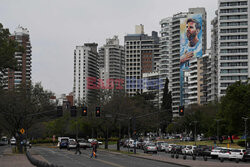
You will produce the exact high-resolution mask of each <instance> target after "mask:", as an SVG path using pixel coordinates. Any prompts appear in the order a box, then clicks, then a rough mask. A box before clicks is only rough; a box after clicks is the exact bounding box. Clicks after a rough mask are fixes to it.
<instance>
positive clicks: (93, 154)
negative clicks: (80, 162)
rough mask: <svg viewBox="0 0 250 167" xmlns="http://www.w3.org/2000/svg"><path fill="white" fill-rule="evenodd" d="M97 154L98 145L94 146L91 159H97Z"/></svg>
mask: <svg viewBox="0 0 250 167" xmlns="http://www.w3.org/2000/svg"><path fill="white" fill-rule="evenodd" d="M96 152H97V145H96V144H93V148H92V153H91V158H93V156H94V157H95V158H96V157H97V155H96Z"/></svg>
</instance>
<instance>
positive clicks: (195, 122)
mask: <svg viewBox="0 0 250 167" xmlns="http://www.w3.org/2000/svg"><path fill="white" fill-rule="evenodd" d="M193 122H194V134H195V136H194V143H195V145H196V136H197V135H196V124H197V122H198V121H193Z"/></svg>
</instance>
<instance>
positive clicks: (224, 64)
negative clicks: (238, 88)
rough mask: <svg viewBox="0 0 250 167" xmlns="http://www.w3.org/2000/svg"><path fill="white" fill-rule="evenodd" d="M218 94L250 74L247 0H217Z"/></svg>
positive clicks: (249, 13) (221, 93) (249, 34)
mask: <svg viewBox="0 0 250 167" xmlns="http://www.w3.org/2000/svg"><path fill="white" fill-rule="evenodd" d="M218 4H219V7H218V95H219V98H220V97H221V96H223V95H225V93H226V89H227V87H228V86H230V85H231V84H233V83H234V82H236V81H239V80H241V81H246V80H247V79H248V78H249V77H250V65H249V63H250V57H249V48H250V42H249V36H250V33H249V21H250V20H249V15H250V11H249V5H250V4H249V0H219V3H218Z"/></svg>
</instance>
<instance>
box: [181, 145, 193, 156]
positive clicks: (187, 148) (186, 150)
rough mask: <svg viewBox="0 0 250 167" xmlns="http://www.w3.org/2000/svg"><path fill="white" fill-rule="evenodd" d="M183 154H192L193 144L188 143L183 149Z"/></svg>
mask: <svg viewBox="0 0 250 167" xmlns="http://www.w3.org/2000/svg"><path fill="white" fill-rule="evenodd" d="M181 152H182V154H190V155H191V152H192V145H186V146H185V147H184V148H183V149H182V150H181Z"/></svg>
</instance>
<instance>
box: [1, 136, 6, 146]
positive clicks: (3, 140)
mask: <svg viewBox="0 0 250 167" xmlns="http://www.w3.org/2000/svg"><path fill="white" fill-rule="evenodd" d="M7 144H8V138H7V137H6V136H3V137H2V138H1V145H7Z"/></svg>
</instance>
